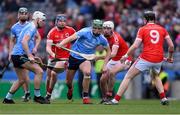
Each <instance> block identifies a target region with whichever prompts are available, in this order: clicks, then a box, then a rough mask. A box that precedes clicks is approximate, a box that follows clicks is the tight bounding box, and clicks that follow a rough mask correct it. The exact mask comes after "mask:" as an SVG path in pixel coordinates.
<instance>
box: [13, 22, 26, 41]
mask: <svg viewBox="0 0 180 115" xmlns="http://www.w3.org/2000/svg"><path fill="white" fill-rule="evenodd" d="M28 23H29V22H27V21H26V22H25V23H24V24H21V23H20V22H17V23H15V24H14V25H13V26H12V27H11V38H16V39H17V38H18V37H19V35H20V33H21V31H22V29H23V28H24V27H25V26H26V25H27V24H28Z"/></svg>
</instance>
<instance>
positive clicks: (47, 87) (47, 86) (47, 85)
mask: <svg viewBox="0 0 180 115" xmlns="http://www.w3.org/2000/svg"><path fill="white" fill-rule="evenodd" d="M48 89H49V83H47V84H46V92H48Z"/></svg>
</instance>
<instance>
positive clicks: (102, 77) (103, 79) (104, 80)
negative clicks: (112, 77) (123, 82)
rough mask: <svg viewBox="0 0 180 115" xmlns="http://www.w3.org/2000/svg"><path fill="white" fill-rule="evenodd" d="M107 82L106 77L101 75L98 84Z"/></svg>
mask: <svg viewBox="0 0 180 115" xmlns="http://www.w3.org/2000/svg"><path fill="white" fill-rule="evenodd" d="M107 80H108V78H107V76H105V75H102V76H101V79H100V82H101V83H104V82H106V81H107Z"/></svg>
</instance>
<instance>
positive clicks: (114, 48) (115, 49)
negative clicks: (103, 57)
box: [111, 44, 119, 58]
mask: <svg viewBox="0 0 180 115" xmlns="http://www.w3.org/2000/svg"><path fill="white" fill-rule="evenodd" d="M118 49H119V46H118V45H115V44H114V45H113V46H112V51H111V58H113V57H115V56H116V55H117V52H118Z"/></svg>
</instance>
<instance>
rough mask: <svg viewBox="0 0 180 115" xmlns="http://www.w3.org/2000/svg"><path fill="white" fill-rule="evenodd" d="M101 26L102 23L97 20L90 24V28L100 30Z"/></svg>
mask: <svg viewBox="0 0 180 115" xmlns="http://www.w3.org/2000/svg"><path fill="white" fill-rule="evenodd" d="M102 25H103V21H102V20H99V19H95V20H93V22H92V27H93V28H102Z"/></svg>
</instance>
